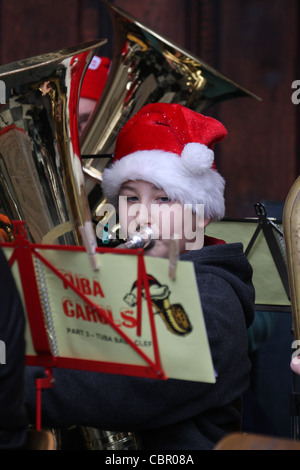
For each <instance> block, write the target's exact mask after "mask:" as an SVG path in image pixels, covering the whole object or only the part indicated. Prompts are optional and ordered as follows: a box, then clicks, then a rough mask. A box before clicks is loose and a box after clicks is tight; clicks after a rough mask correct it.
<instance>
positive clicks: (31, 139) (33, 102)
mask: <svg viewBox="0 0 300 470" xmlns="http://www.w3.org/2000/svg"><path fill="white" fill-rule="evenodd" d="M105 42H106V40H101V41H92V42H89V43H85V44H82V45H80V46H77V47H71V48H69V49H65V50H59V51H56V52H52V53H49V54H44V55H40V56H36V57H32V58H29V59H25V60H20V61H18V62H14V63H11V64H8V65H4V66H2V67H0V80H1V83H2V84H4V85H5V89H6V96H5V103H3V104H2V105H1V107H0V212H1V213H2V214H4V215H6V216H7V217H8V218H9V219H10V220H25V221H26V229H27V232H28V237H29V239H30V240H31V242H33V243H50V244H52V243H54V242H55V243H56V244H69V245H78V244H82V233H81V231H80V230H79V229H80V227H85V228H87V230H88V231H90V228H91V225H92V222H91V213H90V209H89V204H88V199H87V196H86V192H85V183H84V174H83V172H82V163H81V155H80V146H79V137H78V126H77V107H78V97H79V91H80V87H81V81H82V79H83V76H84V73H85V70H86V69H87V67H88V65H89V62H90V60H91V58H92V56H93V55H94V53H95V52H94V51H95V49H96V48H98V47H99V46H101V45H102V44H104V43H105Z"/></svg>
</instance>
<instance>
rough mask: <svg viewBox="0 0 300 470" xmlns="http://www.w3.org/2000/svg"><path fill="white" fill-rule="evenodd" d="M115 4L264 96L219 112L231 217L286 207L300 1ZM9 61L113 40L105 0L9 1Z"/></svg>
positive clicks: (294, 135)
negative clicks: (263, 207)
mask: <svg viewBox="0 0 300 470" xmlns="http://www.w3.org/2000/svg"><path fill="white" fill-rule="evenodd" d="M112 3H114V4H115V5H117V6H118V7H120V8H121V9H123V10H124V11H126V12H127V13H129V14H130V15H131V16H134V17H135V18H137V19H138V20H140V21H141V22H142V23H144V24H145V25H146V26H148V27H149V28H151V29H153V30H154V31H156V32H157V33H159V34H160V35H162V36H164V37H165V38H167V39H170V40H171V41H173V42H175V43H176V44H178V45H179V46H181V47H183V48H185V49H187V50H189V51H190V52H191V53H193V54H194V55H197V56H198V57H199V58H201V59H203V60H204V61H206V62H208V63H209V64H210V65H211V66H213V67H215V68H217V69H218V70H219V71H220V72H221V73H223V74H224V75H226V76H227V77H229V78H231V79H232V80H234V81H235V82H237V83H238V84H239V85H241V86H243V87H245V88H247V89H248V90H250V91H252V92H253V93H255V94H256V95H258V96H260V97H261V98H262V101H256V100H254V99H252V98H238V99H234V100H229V101H226V102H224V103H219V104H217V105H215V106H214V107H213V108H211V109H210V111H209V114H210V115H212V116H214V117H216V118H218V119H220V120H221V121H222V122H223V123H224V124H225V126H226V127H227V129H228V133H229V136H228V138H227V139H226V140H225V141H224V142H222V143H221V144H219V146H218V148H217V147H216V159H217V165H218V168H219V171H220V172H221V173H222V175H223V176H224V177H225V179H226V181H227V186H226V199H227V205H226V207H227V209H226V215H227V216H229V217H249V216H254V215H255V212H254V204H255V203H257V202H259V201H262V200H263V201H271V202H275V203H276V202H279V203H280V202H281V203H282V202H284V200H285V198H286V196H287V194H288V191H289V189H290V187H291V186H292V184H293V182H294V181H295V179H296V177H297V176H298V174H299V170H300V161H299V156H298V153H299V142H300V139H299V132H298V128H299V109H298V106H297V105H295V104H293V102H292V99H291V97H292V93H293V91H294V90H292V83H293V81H295V80H297V79H300V70H299V65H298V63H299V60H298V59H299V57H298V56H299V33H298V30H299V29H300V28H299V8H298V3H299V2H297V0H289V1H288V2H287V1H286V0H243V1H241V0H188V1H187V0H143V1H142V2H141V1H140V0H115V1H113V2H112ZM0 22H1V23H0V25H1V27H0V64H6V63H9V62H13V61H16V60H19V59H24V58H27V57H31V56H34V55H38V54H42V53H45V52H52V51H55V50H57V49H60V48H65V47H68V46H73V45H76V44H79V43H81V42H84V41H88V40H92V39H98V38H107V39H108V44H107V45H105V46H103V47H102V48H101V54H102V55H108V56H110V55H111V54H112V50H113V33H112V27H111V24H110V18H109V15H108V13H107V10H106V7H105V5H103V4H102V3H101V1H100V0H61V1H59V2H58V1H57V0H55V1H53V2H49V1H48V0H47V1H46V0H26V2H24V1H23V0H14V1H13V2H7V1H5V0H0Z"/></svg>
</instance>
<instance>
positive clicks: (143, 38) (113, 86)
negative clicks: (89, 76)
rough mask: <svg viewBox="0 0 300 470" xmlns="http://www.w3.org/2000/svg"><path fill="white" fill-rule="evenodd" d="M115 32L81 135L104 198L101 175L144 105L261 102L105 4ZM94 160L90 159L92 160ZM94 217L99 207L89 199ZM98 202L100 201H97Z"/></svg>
mask: <svg viewBox="0 0 300 470" xmlns="http://www.w3.org/2000/svg"><path fill="white" fill-rule="evenodd" d="M102 2H103V3H104V4H105V5H106V7H107V9H108V11H109V14H110V16H111V19H112V25H113V28H114V37H115V41H114V42H115V44H114V55H113V58H112V62H111V67H110V71H109V74H108V78H107V81H106V85H105V87H104V90H103V92H102V95H101V98H100V100H99V102H98V104H97V106H96V108H95V110H94V112H93V114H92V116H91V118H90V120H89V122H88V124H87V126H86V128H85V129H84V131H83V134H82V136H81V154H82V157H83V171H84V173H85V174H86V176H87V181H86V190H87V194H88V195H92V194H93V192H94V193H95V192H96V193H97V194H98V195H99V193H100V194H101V191H100V189H99V187H98V189H96V185H97V184H98V185H99V186H100V187H101V182H102V170H103V169H104V167H105V165H107V163H108V162H109V161H110V159H109V157H107V158H104V157H103V158H102V157H101V158H100V155H103V156H104V155H109V154H112V153H113V151H114V146H115V140H116V137H117V135H118V133H119V131H120V129H121V128H122V127H123V125H124V124H125V123H126V122H127V121H128V119H130V118H131V117H132V116H133V115H134V114H135V113H136V112H137V111H139V110H140V109H141V108H142V107H143V106H144V105H146V104H148V103H153V102H168V103H179V104H182V105H184V106H186V107H187V108H190V109H193V110H194V111H198V112H203V111H204V110H207V109H208V108H209V107H211V106H212V105H213V104H215V103H217V102H220V101H223V100H227V99H231V98H236V97H242V96H248V97H252V98H256V99H259V98H258V97H257V96H256V95H254V94H253V93H251V92H250V91H248V90H246V89H245V88H242V87H241V86H239V85H238V84H237V83H235V82H233V81H232V80H230V79H229V78H227V77H225V76H224V75H222V74H221V73H219V72H218V71H217V70H215V69H214V68H212V67H210V66H209V65H208V64H206V63H205V62H204V61H202V60H200V59H199V58H197V57H195V56H193V55H192V54H190V53H189V52H188V51H186V50H184V49H182V48H180V47H178V46H177V45H176V44H174V43H172V42H171V41H169V40H167V39H165V38H164V37H162V36H161V35H159V34H157V33H156V32H155V31H153V30H151V29H149V28H148V27H146V26H145V25H144V24H142V23H141V22H139V21H138V20H136V19H135V18H134V17H132V16H130V15H128V14H127V13H125V12H124V11H122V10H121V9H119V8H117V7H116V6H115V5H112V4H111V3H109V2H108V1H106V0H102ZM89 157H90V158H89ZM90 201H92V203H91V208H92V212H93V209H94V208H95V207H96V206H97V200H96V202H95V200H94V198H93V197H90ZM98 202H99V201H98Z"/></svg>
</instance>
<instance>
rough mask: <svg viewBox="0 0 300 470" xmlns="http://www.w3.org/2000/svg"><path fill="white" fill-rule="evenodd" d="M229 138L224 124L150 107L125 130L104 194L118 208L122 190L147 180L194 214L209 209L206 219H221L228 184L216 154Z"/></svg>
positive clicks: (182, 110)
mask: <svg viewBox="0 0 300 470" xmlns="http://www.w3.org/2000/svg"><path fill="white" fill-rule="evenodd" d="M226 135H227V131H226V129H225V127H224V126H223V124H221V123H220V122H219V121H217V120H215V119H213V118H211V117H207V116H203V115H202V114H199V113H197V112H195V111H192V110H190V109H188V108H186V107H184V106H181V105H179V104H169V103H151V104H148V105H146V106H145V107H144V108H142V109H141V110H140V111H139V112H138V113H137V114H135V115H134V116H133V117H132V118H131V119H130V120H129V121H128V122H127V123H126V124H125V126H124V127H123V128H122V129H121V131H120V133H119V135H118V138H117V141H116V148H115V154H114V158H113V162H112V165H111V166H110V167H109V168H106V169H105V170H104V172H103V192H104V194H105V196H106V197H107V199H108V201H109V202H111V203H112V204H113V205H115V207H117V203H118V195H119V190H120V186H121V185H122V184H123V183H124V182H125V181H128V180H144V181H148V182H150V183H152V184H154V185H155V186H157V187H160V188H162V189H163V190H164V191H165V192H166V194H167V195H168V197H169V198H170V199H171V200H174V201H180V202H182V203H184V204H192V207H193V210H194V211H197V204H204V214H205V217H211V218H212V219H216V220H218V219H221V218H223V216H224V212H225V204H224V186H225V181H224V179H223V178H222V176H221V175H220V174H219V173H218V172H217V170H216V166H215V161H214V152H213V150H212V149H213V145H214V144H215V143H216V142H219V141H220V140H222V139H223V138H224V137H225V136H226Z"/></svg>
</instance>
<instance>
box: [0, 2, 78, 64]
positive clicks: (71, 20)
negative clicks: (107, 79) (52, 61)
mask: <svg viewBox="0 0 300 470" xmlns="http://www.w3.org/2000/svg"><path fill="white" fill-rule="evenodd" d="M52 5H53V4H51V2H49V1H45V0H42V1H39V2H36V1H34V0H26V2H23V1H20V0H14V1H13V2H2V3H1V19H2V27H1V46H0V47H1V63H3V64H4V63H8V62H12V61H15V60H18V59H22V58H27V57H31V56H35V55H38V54H42V53H45V52H51V51H55V50H57V49H60V48H64V47H67V46H71V45H74V44H76V43H77V42H78V8H79V4H78V0H65V1H64V2H60V3H59V7H58V5H57V4H55V7H53V6H52Z"/></svg>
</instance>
